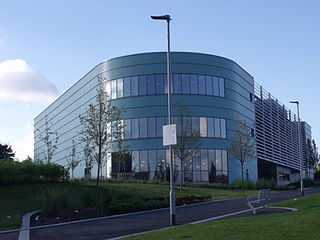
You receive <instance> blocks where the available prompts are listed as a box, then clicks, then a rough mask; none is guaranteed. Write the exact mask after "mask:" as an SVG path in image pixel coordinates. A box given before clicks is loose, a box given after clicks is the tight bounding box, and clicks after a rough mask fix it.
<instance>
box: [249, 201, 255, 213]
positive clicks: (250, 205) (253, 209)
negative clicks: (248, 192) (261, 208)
mask: <svg viewBox="0 0 320 240" xmlns="http://www.w3.org/2000/svg"><path fill="white" fill-rule="evenodd" d="M247 205H248V206H249V208H251V209H252V212H253V214H254V215H256V209H255V208H254V207H253V206H252V204H251V203H250V202H248V203H247Z"/></svg>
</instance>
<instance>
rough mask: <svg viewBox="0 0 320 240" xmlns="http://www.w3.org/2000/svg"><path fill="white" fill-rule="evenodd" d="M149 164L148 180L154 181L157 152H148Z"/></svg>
mask: <svg viewBox="0 0 320 240" xmlns="http://www.w3.org/2000/svg"><path fill="white" fill-rule="evenodd" d="M148 164H149V176H150V177H149V180H155V173H156V171H157V150H149V151H148Z"/></svg>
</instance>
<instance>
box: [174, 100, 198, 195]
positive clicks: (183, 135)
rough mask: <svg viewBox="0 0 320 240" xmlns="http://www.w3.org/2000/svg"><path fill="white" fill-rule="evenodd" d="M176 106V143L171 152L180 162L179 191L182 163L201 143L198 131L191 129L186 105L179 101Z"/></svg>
mask: <svg viewBox="0 0 320 240" xmlns="http://www.w3.org/2000/svg"><path fill="white" fill-rule="evenodd" d="M177 106H178V107H177V117H176V127H177V144H176V145H174V146H173V152H174V154H175V156H176V157H177V158H178V159H179V160H180V163H181V174H180V191H181V190H182V184H183V183H184V163H185V161H186V160H187V159H189V158H190V157H191V156H192V154H193V153H195V152H196V151H199V150H198V148H199V146H200V145H201V141H200V139H199V137H200V133H197V132H195V131H193V130H192V122H191V113H190V111H189V108H188V106H187V105H185V104H183V103H180V102H179V103H177Z"/></svg>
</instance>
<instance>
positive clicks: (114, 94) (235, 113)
mask: <svg viewBox="0 0 320 240" xmlns="http://www.w3.org/2000/svg"><path fill="white" fill-rule="evenodd" d="M171 73H172V108H173V109H172V114H173V119H175V117H177V109H178V105H179V103H183V104H185V105H187V106H188V109H189V111H190V113H191V116H189V117H190V121H191V123H192V124H191V125H192V130H193V131H194V132H195V133H197V135H198V138H199V141H200V143H201V144H200V146H199V149H198V150H195V151H194V152H193V154H192V156H191V157H189V159H188V160H187V161H184V164H183V165H184V166H183V168H184V172H185V174H184V176H185V180H188V181H204V182H207V181H217V182H228V183H232V182H233V181H234V180H236V179H239V178H240V172H241V171H240V166H239V162H238V161H237V160H236V159H234V157H232V156H231V154H230V153H229V152H228V148H229V145H230V141H231V139H232V138H233V135H234V132H235V128H236V126H237V124H236V123H237V121H238V120H244V121H245V123H246V124H247V126H248V127H249V128H251V130H252V131H251V132H252V135H253V137H254V138H255V139H256V149H254V151H255V152H256V157H255V158H252V159H249V160H248V161H246V162H245V165H244V169H245V177H246V178H247V179H250V180H253V181H256V180H257V179H258V178H260V177H263V178H269V179H275V180H277V181H278V183H279V184H286V183H289V182H292V181H297V180H298V179H299V175H298V173H299V167H300V162H299V149H298V128H297V119H296V117H295V116H294V115H293V114H292V113H291V112H290V110H287V109H286V108H285V107H284V106H283V105H281V104H280V103H279V102H278V101H277V100H276V99H274V98H273V97H272V96H271V95H270V94H269V93H267V92H266V91H265V90H263V89H262V87H260V86H258V85H257V84H255V83H254V79H253V77H252V76H251V75H250V74H249V73H247V72H246V71H245V70H244V69H243V68H241V67H240V66H239V65H238V64H237V63H235V62H233V61H232V60H229V59H227V58H223V57H219V56H214V55H208V54H199V53H187V52H173V53H172V54H171ZM166 83H167V81H166V54H165V53H163V52H159V53H143V54H135V55H129V56H123V57H118V58H114V59H110V60H107V61H104V62H102V63H100V64H98V65H97V66H95V67H94V68H93V69H92V70H91V71H90V72H89V73H87V74H86V75H85V76H84V77H82V78H81V79H80V80H79V81H78V82H76V83H75V84H74V85H73V86H72V87H71V88H69V89H68V90H67V91H66V92H65V93H63V94H62V95H61V96H60V97H59V98H58V99H57V100H56V101H55V102H53V103H52V104H51V105H50V106H49V107H47V108H46V109H45V110H44V111H43V112H42V113H41V114H40V115H39V116H37V117H36V118H35V123H34V129H35V147H34V157H35V159H36V160H41V161H45V156H46V151H47V145H46V144H45V143H44V141H42V140H41V136H43V135H44V134H45V131H48V130H49V131H50V133H54V134H52V135H50V137H51V138H52V139H54V138H57V139H58V141H57V144H56V146H57V149H56V150H55V151H54V153H53V156H52V162H55V163H58V164H61V165H66V164H67V159H68V158H70V154H71V148H72V146H73V145H74V144H75V145H76V149H77V152H76V154H77V158H80V159H81V158H83V146H82V143H81V142H80V141H79V139H80V135H79V132H80V130H81V125H80V121H79V115H83V114H85V112H86V110H87V108H88V105H89V104H90V103H94V102H95V101H96V95H97V90H98V89H100V88H101V87H102V88H103V89H105V91H106V93H107V94H108V96H109V101H111V103H112V104H114V105H116V106H120V107H121V108H122V109H123V112H122V118H123V121H124V123H125V129H124V138H125V141H126V143H127V144H128V146H129V149H128V150H129V154H128V156H129V157H127V158H126V160H125V163H124V164H122V165H121V172H122V173H126V175H127V176H131V177H135V176H142V175H143V176H144V177H147V178H149V179H150V180H153V179H157V178H158V177H159V173H160V172H161V173H162V172H163V171H164V170H165V166H166V165H167V164H166V163H168V162H169V157H170V155H169V152H168V150H167V147H164V146H163V141H162V126H163V125H165V124H166V122H167V116H168V115H167V84H166ZM302 126H303V127H302V128H301V129H302V130H301V131H302V132H303V134H302V136H304V138H303V139H304V142H306V139H308V138H311V128H310V126H309V125H308V124H307V123H305V122H303V123H302ZM301 146H302V147H303V148H305V145H303V144H302V145H301ZM114 151H116V150H114ZM112 152H113V151H111V152H110V153H109V154H108V156H107V161H106V165H105V166H103V168H102V174H103V176H105V177H112V176H114V174H116V173H117V172H118V171H119V169H118V168H117V167H116V163H115V160H114V157H113V156H114V154H112ZM302 152H303V150H302ZM304 158H305V155H304ZM304 160H305V159H304ZM174 169H175V176H176V180H177V181H179V179H180V177H178V176H179V174H180V173H181V163H180V161H179V160H178V159H176V158H175V161H174ZM96 170H97V169H96V167H94V168H93V169H92V176H94V174H95V173H94V172H95V171H96ZM84 175H85V167H84V163H81V164H80V165H79V166H78V167H77V168H76V169H75V172H74V176H76V177H84Z"/></svg>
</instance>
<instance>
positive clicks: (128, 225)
mask: <svg viewBox="0 0 320 240" xmlns="http://www.w3.org/2000/svg"><path fill="white" fill-rule="evenodd" d="M318 192H320V188H312V189H308V190H306V191H305V194H306V195H309V194H313V193H318ZM299 196H300V192H299V191H298V190H291V191H282V192H278V193H272V194H271V201H270V202H271V203H273V202H279V201H283V200H288V199H293V198H297V197H299ZM246 209H248V206H247V205H246V198H237V199H227V200H221V201H211V202H206V203H202V204H194V205H188V206H182V207H178V208H177V210H176V217H177V219H176V220H177V225H181V224H186V223H191V222H195V221H200V220H203V219H207V218H213V217H217V216H221V215H226V214H230V213H234V212H239V211H242V210H246ZM270 211H271V210H264V211H260V214H263V213H270ZM276 212H277V211H276ZM258 214H259V211H258ZM249 215H252V212H247V213H243V214H240V215H239V216H249ZM168 226H169V209H161V210H156V211H152V212H144V213H137V214H134V215H125V216H116V217H113V218H109V219H103V220H95V221H87V222H81V223H73V224H68V225H61V226H55V227H48V228H41V229H33V230H31V231H30V239H31V240H43V239H46V240H50V239H59V240H69V239H95V240H96V239H97V240H99V239H101V240H102V239H109V238H115V237H120V236H124V235H128V234H133V233H139V232H144V231H150V230H154V229H159V228H164V227H168ZM6 237H7V238H6ZM0 239H1V240H2V239H14V237H13V236H12V235H10V234H7V235H6V236H5V235H2V234H0Z"/></svg>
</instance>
